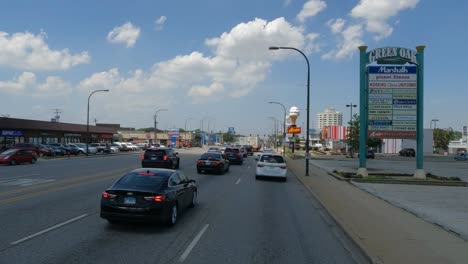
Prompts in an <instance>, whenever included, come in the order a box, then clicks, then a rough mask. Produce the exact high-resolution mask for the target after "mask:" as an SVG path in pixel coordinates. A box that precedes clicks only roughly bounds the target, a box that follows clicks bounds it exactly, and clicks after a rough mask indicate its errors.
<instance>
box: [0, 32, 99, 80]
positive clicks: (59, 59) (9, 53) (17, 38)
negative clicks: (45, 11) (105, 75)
mask: <svg viewBox="0 0 468 264" xmlns="http://www.w3.org/2000/svg"><path fill="white" fill-rule="evenodd" d="M46 38H47V35H46V33H44V32H42V33H40V34H37V35H35V34H33V33H29V32H18V33H14V34H12V35H10V34H8V33H7V32H3V31H0V66H5V67H11V68H16V69H21V70H49V71H50V70H67V69H70V68H71V67H73V66H76V65H79V64H85V63H89V61H90V56H89V55H88V52H86V51H84V52H81V53H80V54H75V55H73V54H71V53H70V51H69V50H68V49H62V50H51V49H50V48H49V46H48V45H47V43H46V41H45V39H46Z"/></svg>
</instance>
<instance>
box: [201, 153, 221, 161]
mask: <svg viewBox="0 0 468 264" xmlns="http://www.w3.org/2000/svg"><path fill="white" fill-rule="evenodd" d="M200 159H202V160H206V159H212V160H220V159H221V155H220V154H215V153H205V154H203V155H201V157H200Z"/></svg>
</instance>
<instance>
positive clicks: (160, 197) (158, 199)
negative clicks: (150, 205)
mask: <svg viewBox="0 0 468 264" xmlns="http://www.w3.org/2000/svg"><path fill="white" fill-rule="evenodd" d="M143 198H144V199H145V200H147V201H153V202H157V203H160V202H164V200H165V196H164V195H159V194H158V195H155V196H145V197H143Z"/></svg>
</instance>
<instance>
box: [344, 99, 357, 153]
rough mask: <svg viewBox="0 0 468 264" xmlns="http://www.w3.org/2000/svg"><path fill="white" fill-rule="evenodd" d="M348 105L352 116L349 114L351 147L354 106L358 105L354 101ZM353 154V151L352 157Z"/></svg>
mask: <svg viewBox="0 0 468 264" xmlns="http://www.w3.org/2000/svg"><path fill="white" fill-rule="evenodd" d="M346 107H349V108H350V112H351V114H350V116H349V129H348V130H349V142H350V143H349V146H350V147H351V136H352V133H351V129H352V127H353V126H352V123H353V107H357V105H355V104H353V102H351V103H350V104H347V105H346ZM352 155H353V154H352V153H351V158H352V157H353V156H352Z"/></svg>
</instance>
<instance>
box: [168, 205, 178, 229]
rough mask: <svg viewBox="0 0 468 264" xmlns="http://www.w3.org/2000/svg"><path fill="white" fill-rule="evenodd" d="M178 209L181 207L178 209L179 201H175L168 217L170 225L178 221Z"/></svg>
mask: <svg viewBox="0 0 468 264" xmlns="http://www.w3.org/2000/svg"><path fill="white" fill-rule="evenodd" d="M178 211H179V209H178V206H177V203H174V205H173V206H172V208H171V211H170V212H169V215H168V219H167V225H168V226H174V225H175V224H176V223H177V214H178V213H179V212H178Z"/></svg>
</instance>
